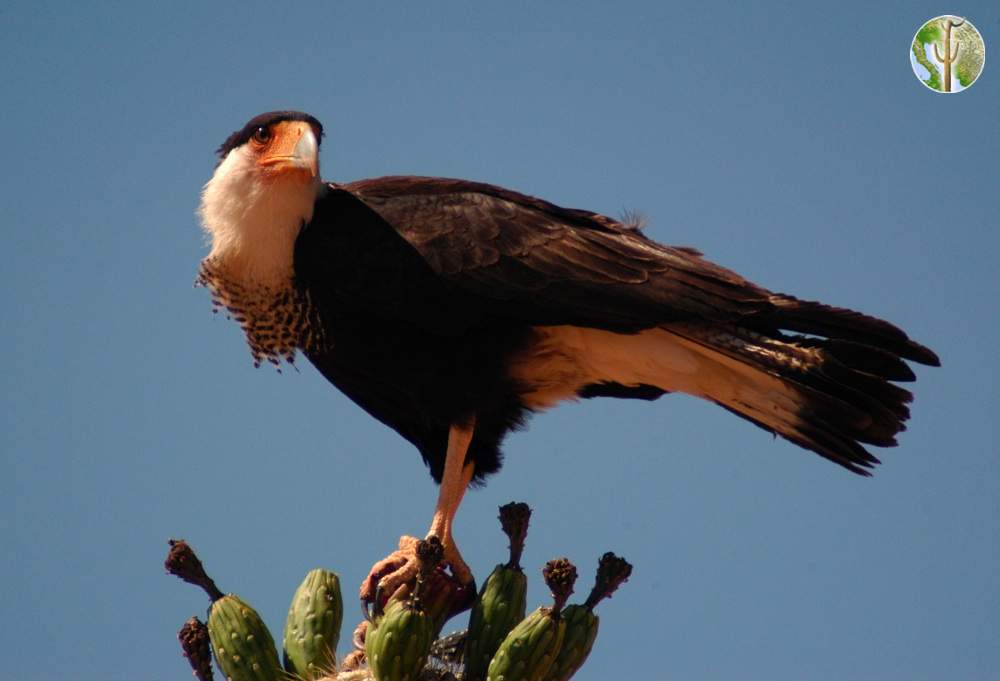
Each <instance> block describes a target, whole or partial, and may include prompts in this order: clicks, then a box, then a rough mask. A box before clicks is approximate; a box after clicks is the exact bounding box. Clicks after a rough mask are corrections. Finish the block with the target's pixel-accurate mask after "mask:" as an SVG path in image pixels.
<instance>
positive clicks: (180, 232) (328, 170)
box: [0, 1, 1000, 681]
mask: <svg viewBox="0 0 1000 681" xmlns="http://www.w3.org/2000/svg"><path fill="white" fill-rule="evenodd" d="M749 5H750V4H749V3H747V4H740V3H713V2H708V3H698V4H697V6H693V5H692V4H691V3H687V4H671V3H614V4H613V3H596V2H595V3H590V2H580V3H566V4H558V3H545V4H543V3H504V4H503V5H502V6H499V5H497V6H491V7H487V6H486V5H485V4H483V3H446V2H442V3H432V4H429V5H427V4H418V3H340V2H330V3H314V4H297V5H294V6H292V5H289V6H279V5H276V4H273V3H252V2H243V3H160V4H157V5H153V4H139V3H124V2H108V3H101V4H93V5H90V4H87V3H80V4H74V3H67V2H32V3H23V2H13V3H7V4H5V5H4V7H3V8H2V9H0V83H2V85H0V88H2V89H0V91H2V93H3V97H2V101H3V107H0V121H2V123H3V125H2V129H3V131H4V132H5V135H4V140H3V157H4V159H5V160H6V162H5V163H4V164H3V171H2V172H3V182H0V206H2V209H3V217H2V221H0V225H2V229H3V243H4V246H5V248H4V257H3V258H2V260H0V284H2V285H0V298H2V303H3V304H2V306H0V310H2V312H0V320H2V322H0V328H2V329H3V331H4V333H3V334H2V336H0V339H2V340H0V343H2V348H3V351H4V355H5V356H6V357H7V362H6V370H5V371H4V374H3V378H2V385H3V390H2V391H0V401H2V402H0V462H2V465H3V471H4V473H3V475H2V476H0V541H2V543H3V547H4V550H3V551H2V552H0V584H2V585H3V586H0V641H3V646H2V648H3V649H4V650H5V651H7V652H8V654H7V655H6V656H5V660H4V663H3V664H2V665H0V681H8V680H10V681H36V680H39V681H40V680H42V679H49V678H71V679H77V680H80V681H88V680H90V679H102V680H118V679H121V680H126V679H128V680H132V679H151V680H158V679H177V678H187V673H188V672H187V670H186V666H185V662H184V660H183V659H182V658H181V657H180V653H179V648H178V646H177V643H176V640H175V638H174V635H175V632H176V630H177V628H178V627H179V626H180V625H181V624H182V623H183V622H184V620H185V619H186V618H188V617H189V616H191V615H192V614H196V613H199V614H202V615H203V613H204V610H205V607H206V605H207V602H206V600H205V599H204V597H203V596H202V595H201V594H200V593H198V592H196V591H195V590H194V589H193V588H191V587H189V586H187V585H185V584H182V583H180V582H179V581H177V580H174V579H173V578H171V577H168V576H166V575H165V574H164V573H163V571H162V567H161V564H162V558H163V556H164V554H165V551H166V540H167V539H168V538H169V537H175V536H180V537H186V538H187V539H188V540H189V541H191V542H192V543H193V544H194V546H195V547H196V549H198V551H199V552H200V554H201V556H202V558H203V560H204V561H205V563H206V565H207V567H208V569H209V570H210V572H211V573H212V574H213V575H214V576H215V578H216V581H217V582H218V583H219V585H220V586H221V587H222V588H223V590H227V591H235V592H238V593H239V594H241V595H242V596H244V597H245V598H246V599H248V600H249V601H251V602H252V603H254V604H255V605H256V606H257V608H258V610H259V611H260V612H261V614H262V615H263V616H264V618H265V619H266V620H267V621H268V622H269V623H270V624H271V627H272V629H274V630H275V631H276V632H277V631H280V628H281V626H282V624H283V622H284V615H285V611H286V609H287V606H288V602H289V600H290V598H291V594H292V592H293V590H294V589H295V587H296V585H297V584H298V582H299V580H300V579H301V577H302V576H303V575H304V574H305V572H306V571H307V570H308V569H310V568H312V567H316V566H325V567H328V568H330V569H334V570H336V571H338V572H339V573H340V574H341V576H342V579H343V582H344V584H345V596H346V598H347V600H348V608H347V616H346V617H345V627H346V626H348V623H350V624H351V625H353V623H354V622H355V621H356V620H355V613H356V612H357V611H356V610H355V608H354V607H353V605H351V603H352V602H353V598H354V593H355V589H356V586H357V584H358V583H359V582H360V580H361V578H362V577H363V575H364V574H365V573H366V571H367V569H368V567H369V566H370V565H371V563H372V562H373V561H375V560H377V559H378V558H381V557H382V556H383V555H385V554H386V553H387V552H388V551H389V550H390V549H392V548H393V547H394V545H395V542H396V539H397V537H398V536H399V535H400V534H401V533H404V532H406V533H422V532H424V531H425V530H426V526H427V523H428V522H429V519H430V513H431V510H432V507H433V503H434V500H435V496H436V488H435V487H434V486H433V484H432V482H431V480H430V477H429V476H428V475H427V474H426V472H425V470H424V468H423V466H422V464H421V462H420V458H419V456H418V455H417V454H416V452H415V450H413V449H412V448H411V447H410V445H408V444H407V443H405V442H404V441H403V440H401V439H400V438H399V437H398V436H396V435H395V434H394V433H392V432H390V431H388V430H387V429H385V428H384V427H382V426H381V425H379V424H378V423H376V422H374V421H373V420H371V419H370V418H368V417H367V416H366V415H365V414H364V413H363V412H361V411H360V410H359V409H358V408H356V407H354V406H353V405H352V404H351V403H350V402H349V401H347V400H346V399H345V398H344V397H343V396H341V395H340V394H339V393H337V392H336V391H335V390H333V389H332V388H331V387H330V386H329V385H328V384H327V383H326V382H325V381H324V380H323V379H322V377H321V376H319V375H318V373H317V372H315V371H314V370H313V369H312V368H311V367H310V366H309V365H308V364H307V363H305V362H302V363H300V372H299V373H296V372H294V371H292V372H288V371H286V372H285V373H284V374H282V375H278V374H276V373H275V372H273V371H272V370H269V369H260V370H254V369H253V367H252V364H251V361H250V357H249V354H248V352H247V350H246V347H245V345H244V342H243V339H242V337H241V333H240V331H239V329H238V328H237V326H236V325H235V324H234V323H232V322H228V321H226V320H225V319H224V318H223V317H221V316H213V315H212V314H211V311H210V309H211V307H210V303H209V298H208V296H207V294H206V293H205V291H203V290H198V289H194V288H193V287H192V281H193V279H194V276H195V273H196V270H197V265H198V262H199V259H200V258H201V257H203V255H204V252H205V249H204V243H203V238H202V235H201V234H200V231H199V227H198V224H197V220H196V217H195V214H194V211H195V208H196V206H197V202H198V194H199V190H200V187H201V185H202V184H203V183H204V182H205V181H206V180H207V179H208V177H209V175H210V173H211V171H212V168H213V165H214V162H215V159H214V156H213V150H214V149H215V148H216V147H217V146H218V144H219V143H220V142H222V140H223V139H225V137H226V136H227V135H228V134H229V133H230V132H231V131H232V130H233V129H235V128H237V127H239V126H241V125H242V124H243V122H244V121H245V120H247V119H249V118H250V117H251V116H253V115H254V114H256V113H259V112H261V111H265V110H270V109H275V108H297V109H302V110H306V111H309V112H311V113H313V114H315V115H316V116H317V117H319V118H320V119H321V120H322V121H323V123H324V124H325V126H326V129H327V132H328V134H327V137H326V140H325V142H324V145H323V156H322V168H323V172H324V175H325V176H326V177H327V178H328V179H335V180H350V179H357V178H362V177H369V176H376V175H384V174H411V173H412V174H425V175H443V176H453V177H464V178H469V179H476V180H484V181H490V182H495V183H498V184H502V185H505V186H509V187H511V188H514V189H518V190H521V191H524V192H527V193H530V194H535V195H538V196H542V197H545V198H547V199H549V200H552V201H554V202H556V203H560V204H562V205H567V206H572V207H579V208H587V209H591V210H596V211H600V212H603V213H608V214H611V215H617V214H619V213H621V211H623V210H624V209H633V210H638V211H641V212H642V213H643V214H644V215H646V217H647V218H648V221H649V227H648V230H647V231H648V233H649V234H650V236H652V237H653V238H656V239H658V240H660V241H663V242H667V243H672V244H683V245H691V246H696V247H698V248H700V249H702V250H703V251H705V253H706V254H707V255H708V256H709V257H710V258H711V259H713V260H715V261H716V262H719V263H721V264H724V265H726V266H728V267H731V268H733V269H736V270H737V271H739V272H741V273H742V274H744V275H745V276H747V277H749V278H751V279H754V280H755V281H758V282H759V283H761V284H763V285H765V286H768V287H769V288H772V289H775V290H780V291H786V292H789V293H792V294H795V295H798V296H800V297H804V298H813V299H821V300H824V301H826V302H830V303H833V304H837V305H843V306H849V307H854V308H858V309H861V310H863V311H866V312H869V313H871V314H876V315H879V316H882V317H885V318H887V319H890V320H892V321H893V322H895V323H897V324H899V325H900V326H902V327H903V328H905V329H906V330H907V331H908V332H910V333H911V334H912V335H913V336H914V337H915V338H917V339H919V340H920V341H922V342H924V343H926V344H928V345H929V346H931V347H933V348H934V349H935V350H936V351H937V352H938V353H939V354H940V355H941V357H942V360H943V363H944V366H943V368H941V369H935V370H930V369H919V370H918V375H919V380H918V382H917V383H916V385H915V391H916V394H917V399H916V402H915V404H914V407H913V420H912V422H911V425H910V428H909V431H908V432H907V433H905V434H903V436H902V438H901V446H900V447H899V448H898V449H896V450H893V451H889V452H884V454H883V456H882V458H883V460H884V461H885V465H884V466H883V467H882V468H881V469H880V470H879V471H878V473H877V475H876V476H875V477H874V478H873V479H870V480H862V479H859V478H856V477H854V476H851V475H849V474H847V473H845V472H843V471H841V470H840V469H838V468H837V467H835V466H833V465H831V464H829V463H827V462H825V461H823V460H821V459H820V458H819V457H816V456H813V455H811V454H808V453H806V452H804V451H801V450H798V449H796V448H795V447H793V446H792V445H789V444H788V443H785V442H783V441H778V440H774V439H772V438H771V437H770V436H769V435H767V434H766V433H764V432H762V431H760V430H758V429H756V428H754V427H753V426H751V425H749V424H746V423H743V422H741V421H740V420H738V419H736V418H734V417H732V416H731V415H729V414H728V413H726V412H724V411H722V410H720V409H718V408H715V407H713V406H711V405H708V404H703V403H699V402H696V401H695V400H692V399H688V398H684V397H679V396H668V397H665V398H663V399H661V400H660V401H658V402H655V403H652V404H645V403H632V402H618V401H613V400H603V401H589V402H586V403H581V404H572V405H567V406H564V407H562V408H560V409H558V410H556V411H554V412H552V413H549V414H545V415H542V416H539V417H537V418H535V419H534V421H533V422H532V424H531V427H530V428H529V429H528V430H527V431H526V432H522V433H518V434H516V435H514V436H512V437H511V438H510V439H509V440H508V443H507V447H506V451H507V464H506V466H505V468H504V470H503V471H502V472H501V473H500V474H499V475H497V476H496V477H494V478H493V479H491V481H490V484H489V485H488V486H487V487H486V488H485V489H482V490H477V491H473V492H471V493H470V494H469V495H468V496H467V497H466V500H465V502H464V505H463V508H462V510H461V512H460V514H459V517H458V524H457V529H456V532H457V537H458V540H459V542H460V545H461V547H462V549H463V552H464V555H465V557H466V558H467V560H468V561H469V562H470V564H471V566H472V567H473V569H474V570H475V572H476V573H477V575H478V576H479V577H480V579H482V578H485V576H486V575H487V574H488V572H489V570H490V569H492V566H493V565H494V564H495V563H496V562H497V561H499V560H500V559H501V558H502V557H503V554H504V551H505V541H504V539H503V537H502V535H501V534H500V532H499V529H498V526H497V524H496V521H495V515H496V508H497V506H498V505H499V504H501V503H505V502H507V501H510V500H523V501H527V502H528V503H529V504H531V505H532V507H533V508H534V509H535V516H534V523H533V526H532V529H531V532H530V534H529V537H528V545H527V549H526V552H525V557H524V560H525V563H526V565H527V566H528V567H529V570H530V574H531V577H532V588H531V592H530V594H529V600H530V602H531V604H532V605H535V604H538V603H541V602H542V600H543V599H544V597H545V594H544V592H543V589H542V587H541V582H540V579H539V578H538V569H539V568H540V567H541V565H542V564H543V563H544V561H545V560H547V559H549V558H551V557H554V556H559V555H567V556H569V557H570V558H571V559H573V560H574V561H575V562H576V563H577V564H578V565H579V566H580V570H581V573H582V575H583V578H582V579H581V585H580V588H579V589H578V592H579V593H580V594H583V593H585V592H586V591H587V590H588V589H589V582H590V580H591V575H592V571H593V568H594V566H595V565H596V560H597V557H598V556H599V555H600V554H601V553H603V552H604V551H606V550H614V551H616V552H619V553H620V554H622V555H624V556H626V557H627V558H629V559H630V560H631V561H632V562H633V563H634V564H635V573H634V576H633V578H632V580H631V581H630V582H629V583H627V584H626V585H625V586H623V587H622V589H621V591H620V592H619V594H618V595H616V596H615V597H614V599H612V600H611V601H609V602H606V603H604V604H602V605H601V606H600V610H599V613H600V614H601V615H602V631H601V635H600V637H599V638H598V641H597V646H596V649H595V651H594V654H593V656H592V659H591V661H590V662H589V663H588V665H587V667H585V668H584V670H583V671H582V672H581V673H580V674H579V676H578V678H580V679H584V680H587V679H595V680H596V679H608V678H626V677H628V678H631V677H633V676H635V677H638V676H640V675H641V676H642V677H643V678H652V679H684V680H686V679H711V680H714V679H718V680H720V681H721V680H723V679H725V680H731V679H745V680H753V679H769V680H772V681H774V680H785V679H787V680H792V679H809V680H813V679H815V680H826V679H829V680H833V679H880V680H882V679H884V680H887V681H888V680H896V679H898V680H904V679H905V680H906V681H916V680H920V679H927V680H931V679H945V678H947V679H992V678H995V674H996V669H997V668H1000V646H998V645H997V642H996V632H997V630H998V629H1000V621H998V613H1000V586H998V582H997V579H996V575H998V574H1000V546H998V537H1000V466H998V460H997V459H998V457H997V452H998V445H997V442H998V441H1000V432H998V428H997V411H998V406H1000V404H998V403H1000V399H998V390H997V385H998V382H1000V375H998V374H1000V353H998V352H997V344H998V340H1000V327H998V324H1000V322H998V318H1000V316H998V314H997V312H998V305H997V294H998V292H1000V274H998V267H997V264H996V253H997V252H998V250H1000V237H998V229H997V227H998V224H997V215H998V214H1000V210H998V209H1000V198H998V196H1000V194H998V187H997V170H996V159H997V158H998V156H1000V128H998V126H1000V94H998V82H1000V81H998V80H997V75H996V74H997V71H996V68H995V65H994V64H992V61H993V57H992V56H991V55H992V54H993V52H992V50H994V49H996V46H998V45H1000V5H997V4H996V3H990V2H985V1H980V2H966V3H965V4H963V5H961V6H955V5H948V6H942V5H936V4H933V3H929V2H923V1H919V2H885V3H878V5H877V6H875V7H873V6H871V5H870V4H868V3H865V4H860V3H857V4H851V3H780V4H779V3H772V4H767V3H756V4H754V5H753V6H752V7H750V6H749ZM945 12H950V13H957V14H962V15H965V16H967V17H968V18H969V19H970V20H972V21H973V23H975V25H976V26H977V27H978V28H979V31H980V33H981V34H982V35H983V38H984V39H985V42H986V48H987V53H988V54H987V60H986V67H985V71H984V73H983V75H982V76H981V77H980V78H979V80H978V82H976V84H975V85H974V86H973V87H972V88H971V89H969V90H968V91H966V92H963V93H961V94H958V95H951V96H946V95H940V94H935V93H932V92H930V91H929V90H928V89H927V88H925V87H924V86H923V85H921V84H920V83H919V82H918V81H917V79H916V78H914V76H913V73H912V71H911V69H910V64H909V58H908V52H907V51H908V47H909V42H910V40H911V39H912V36H913V33H914V32H915V31H916V30H917V28H918V27H919V26H920V25H921V24H922V23H923V22H924V21H926V20H927V19H929V18H931V17H933V16H936V15H938V14H942V13H945ZM581 598H582V596H581ZM455 626H460V623H459V622H455ZM344 639H345V641H346V639H347V634H346V632H345V636H344ZM342 651H346V646H342Z"/></svg>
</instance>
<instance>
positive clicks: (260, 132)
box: [250, 125, 271, 144]
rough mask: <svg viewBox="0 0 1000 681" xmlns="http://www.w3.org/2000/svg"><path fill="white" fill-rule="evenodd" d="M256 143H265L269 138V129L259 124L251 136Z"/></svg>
mask: <svg viewBox="0 0 1000 681" xmlns="http://www.w3.org/2000/svg"><path fill="white" fill-rule="evenodd" d="M250 139H252V140H253V141H254V142H256V143H257V144H267V143H268V141H269V140H270V139H271V131H270V130H268V129H267V127H266V126H263V125H262V126H260V127H259V128H257V129H256V130H254V132H253V137H251V138H250Z"/></svg>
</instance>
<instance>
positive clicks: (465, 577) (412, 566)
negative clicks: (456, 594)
mask: <svg viewBox="0 0 1000 681" xmlns="http://www.w3.org/2000/svg"><path fill="white" fill-rule="evenodd" d="M430 536H432V535H428V537H430ZM449 539H450V538H449ZM417 541H418V540H417V538H416V537H409V536H403V537H400V538H399V548H398V549H397V550H396V551H394V552H393V553H391V554H390V555H389V556H388V557H387V558H384V559H382V560H380V561H379V562H377V563H375V565H373V566H372V569H371V572H369V573H368V577H366V578H365V580H364V581H363V582H362V583H361V590H360V596H361V602H362V603H364V604H369V605H371V604H374V605H375V607H376V610H378V609H380V608H381V607H382V605H384V603H385V602H386V601H388V600H389V599H390V598H391V597H392V596H393V595H394V594H395V593H396V592H397V591H398V590H399V589H401V588H409V587H410V586H411V585H412V584H413V582H414V580H415V579H416V576H417V569H418V563H417V552H416V550H417ZM442 564H445V565H447V566H448V567H449V568H451V574H452V575H453V576H454V577H455V578H456V579H457V580H458V582H459V584H461V585H469V584H472V582H473V578H472V571H471V570H470V569H469V566H468V565H466V564H465V561H464V560H462V554H460V553H459V552H458V548H457V547H456V546H455V543H454V541H448V542H446V543H445V544H444V560H443V561H442Z"/></svg>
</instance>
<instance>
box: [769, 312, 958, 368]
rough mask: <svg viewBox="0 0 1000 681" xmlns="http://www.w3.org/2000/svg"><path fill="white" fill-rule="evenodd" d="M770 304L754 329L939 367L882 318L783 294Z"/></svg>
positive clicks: (929, 352) (933, 357)
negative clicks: (786, 332)
mask: <svg viewBox="0 0 1000 681" xmlns="http://www.w3.org/2000/svg"><path fill="white" fill-rule="evenodd" d="M770 302H771V303H772V306H773V307H771V309H770V310H769V311H767V312H764V313H761V315H759V316H758V317H756V318H755V319H754V320H752V324H754V326H755V327H756V328H759V329H761V330H765V329H766V330H773V329H787V330H789V331H797V332H799V333H808V334H816V335H818V336H824V337H826V338H830V339H837V340H840V341H845V340H846V341H854V342H856V343H861V344H863V345H867V346H869V347H872V348H877V349H881V350H883V351H885V352H889V353H892V354H895V355H898V356H899V357H902V358H904V359H909V360H912V361H914V362H919V363H920V364H927V365H930V366H941V360H940V359H938V356H937V355H936V354H935V353H934V352H933V351H932V350H931V349H930V348H927V347H925V346H923V345H921V344H920V343H917V342H916V341H914V340H912V339H910V337H909V336H907V335H906V333H905V332H904V331H903V330H902V329H900V328H899V327H897V326H894V325H893V324H890V323H889V322H887V321H885V320H883V319H878V318H877V317H870V316H868V315H865V314H861V313H860V312H855V311H854V310H848V309H846V308H842V307H833V306H832V305H824V304H823V303H817V302H813V301H809V300H799V299H798V298H795V297H792V296H788V295H784V294H777V295H772V296H771V298H770Z"/></svg>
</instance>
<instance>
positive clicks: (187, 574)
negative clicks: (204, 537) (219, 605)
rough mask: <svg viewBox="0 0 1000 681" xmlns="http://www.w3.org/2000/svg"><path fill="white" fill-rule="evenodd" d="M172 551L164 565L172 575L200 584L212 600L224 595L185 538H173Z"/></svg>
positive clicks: (171, 541)
mask: <svg viewBox="0 0 1000 681" xmlns="http://www.w3.org/2000/svg"><path fill="white" fill-rule="evenodd" d="M169 543H170V551H169V552H168V553H167V560H166V561H165V562H164V564H163V566H164V567H165V568H166V569H167V572H169V573H170V574H172V575H175V576H177V577H180V578H181V579H183V580H184V581H185V582H187V583H188V584H194V585H195V586H200V587H201V588H202V589H204V590H205V593H207V594H208V597H209V598H210V599H212V601H213V602H214V601H217V600H219V599H220V598H222V596H223V595H224V594H223V593H222V592H221V591H219V589H218V587H217V586H215V582H213V581H212V579H211V578H210V577H209V576H208V575H207V574H205V568H204V567H202V564H201V561H200V560H198V556H196V555H195V553H194V549H192V548H191V546H190V545H188V543H187V542H186V541H184V540H183V539H171V540H170V542H169Z"/></svg>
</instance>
